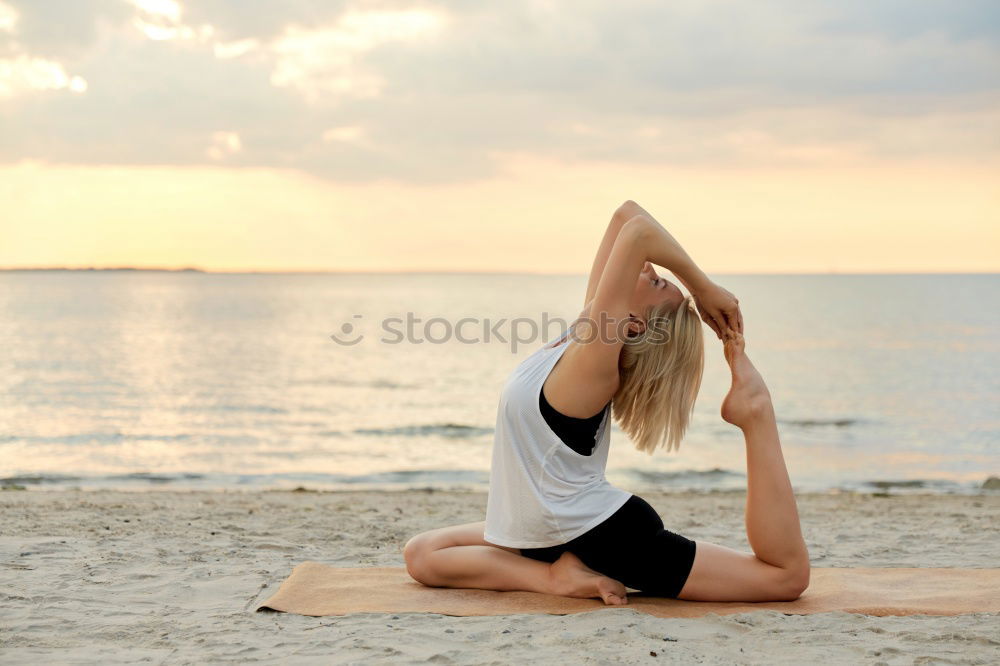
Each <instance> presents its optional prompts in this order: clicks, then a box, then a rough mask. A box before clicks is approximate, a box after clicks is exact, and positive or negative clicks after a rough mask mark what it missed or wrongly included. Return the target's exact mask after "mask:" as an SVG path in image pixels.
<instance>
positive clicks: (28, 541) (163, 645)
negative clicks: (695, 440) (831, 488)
mask: <svg viewBox="0 0 1000 666" xmlns="http://www.w3.org/2000/svg"><path fill="white" fill-rule="evenodd" d="M643 497H644V498H646V499H647V500H648V501H649V502H650V503H651V504H652V505H653V506H655V507H656V509H657V510H658V511H659V512H660V515H661V516H663V518H664V520H665V522H666V524H667V527H668V528H670V529H673V530H675V531H678V532H681V533H682V534H685V535H686V536H689V537H691V538H694V539H700V540H708V541H713V542H715V543H720V544H723V545H726V546H730V547H733V548H741V549H745V550H748V551H749V545H748V544H747V541H746V536H745V533H744V524H743V506H744V501H745V497H744V495H743V493H705V494H701V493H683V494H674V493H664V494H654V493H644V494H643ZM798 503H799V512H800V515H801V518H802V522H803V531H804V534H805V538H806V542H807V543H808V545H809V548H810V552H811V555H812V562H813V564H814V565H815V566H865V567H896V566H901V567H921V566H926V567H996V566H1000V560H998V556H997V553H1000V531H998V527H997V526H998V525H1000V494H989V495H985V494H984V495H978V496H967V497H960V496H929V495H910V496H894V495H890V496H887V497H882V496H874V495H859V494H837V495H800V496H799V497H798ZM485 508H486V495H485V494H483V493H461V492H422V491H416V492H405V493H377V492H350V493H344V492H336V493H320V492H294V491H246V492H243V491H239V492H238V491H228V492H207V491H191V492H185V491H166V492H160V491H150V492H124V491H108V490H96V491H79V490H66V491H53V492H48V491H37V490H27V491H4V492H2V493H0V577H2V578H0V599H2V603H0V662H2V663H4V664H19V663H32V664H37V663H95V662H101V663H119V662H128V663H135V662H151V663H166V664H174V663H206V662H225V661H239V662H252V661H258V660H267V661H275V660H281V661H282V662H287V663H323V664H330V663H334V664H340V663H344V664H360V663H363V664H378V663H392V664H396V663H424V662H428V661H429V662H431V663H437V664H507V663H531V664H534V663H552V664H622V663H624V664H632V663H646V664H652V663H665V662H663V661H660V660H667V661H670V662H673V661H681V662H684V663H689V662H696V663H707V664H730V663H750V664H756V663H760V664H765V663H766V664H775V663H778V664H781V663H789V664H803V663H819V662H824V663H828V664H829V663H845V664H846V663H851V664H854V663H865V664H914V663H953V664H988V663H1000V617H998V614H996V613H993V614H989V613H977V614H970V615H961V616H955V617H932V616H911V617H869V616H864V615H854V614H849V613H840V612H838V613H821V614H817V615H805V616H785V615H783V614H782V613H779V612H775V611H757V612H752V613H743V614H737V615H727V616H717V615H710V616H708V617H706V618H699V619H661V618H655V617H651V616H648V615H645V614H642V613H638V612H635V611H631V610H624V611H623V610H621V609H605V610H598V611H594V612H592V613H582V614H578V615H570V616H551V615H509V616H495V617H448V616H442V615H434V614H424V613H408V614H397V615H389V614H380V613H365V614H358V615H352V616H344V617H325V618H310V617H304V616H298V615H287V614H281V613H274V612H268V611H265V612H258V613H254V612H252V610H251V608H252V607H254V606H255V605H256V603H258V602H259V601H262V600H264V599H266V598H267V597H268V596H270V595H271V594H272V593H273V591H274V590H276V589H277V586H278V585H279V584H280V582H281V581H282V580H283V579H284V578H285V577H286V576H287V575H288V573H289V572H290V571H291V568H292V567H293V566H294V565H295V564H297V563H299V562H302V561H304V560H315V561H319V562H324V563H328V564H334V565H341V566H360V565H366V564H371V565H379V566H402V564H403V559H402V554H401V549H402V546H403V544H404V543H405V542H406V540H407V539H408V538H409V537H410V536H411V535H413V534H415V533H418V532H421V531H424V530H427V529H432V528H435V527H439V526H443V525H452V524H460V523H466V522H474V521H479V520H482V519H483V516H484V512H485Z"/></svg>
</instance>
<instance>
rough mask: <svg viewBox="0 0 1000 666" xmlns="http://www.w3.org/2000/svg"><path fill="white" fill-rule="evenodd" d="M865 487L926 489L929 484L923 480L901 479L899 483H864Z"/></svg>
mask: <svg viewBox="0 0 1000 666" xmlns="http://www.w3.org/2000/svg"><path fill="white" fill-rule="evenodd" d="M864 483H865V485H867V486H871V487H872V488H878V489H879V490H889V489H890V488H926V487H927V486H928V485H930V482H928V481H924V480H923V479H903V480H900V481H865V482H864Z"/></svg>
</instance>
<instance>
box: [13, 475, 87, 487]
mask: <svg viewBox="0 0 1000 666" xmlns="http://www.w3.org/2000/svg"><path fill="white" fill-rule="evenodd" d="M80 479H81V477H79V476H69V475H67V474H24V475H21V476H5V477H3V478H2V479H0V484H3V485H9V484H18V485H22V484H30V485H41V484H43V483H69V482H71V481H79V480H80Z"/></svg>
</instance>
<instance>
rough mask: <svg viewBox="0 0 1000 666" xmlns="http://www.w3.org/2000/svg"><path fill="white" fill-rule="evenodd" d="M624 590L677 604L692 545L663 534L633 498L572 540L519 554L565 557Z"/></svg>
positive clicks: (657, 521)
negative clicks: (570, 555)
mask: <svg viewBox="0 0 1000 666" xmlns="http://www.w3.org/2000/svg"><path fill="white" fill-rule="evenodd" d="M567 550H568V551H569V552H571V553H573V554H574V555H576V556H577V557H579V558H580V559H581V560H582V561H583V563H584V564H586V565H587V566H588V567H590V568H591V569H593V570H594V571H598V572H600V573H602V574H604V575H605V576H609V577H611V578H614V579H615V580H617V581H619V582H620V583H622V584H623V585H624V586H625V587H629V588H632V589H633V590H639V591H640V592H643V593H644V594H646V595H648V596H656V597H670V598H676V597H677V595H678V594H680V592H681V590H682V589H683V588H684V583H686V582H687V578H688V574H690V573H691V567H692V565H694V552H695V542H694V541H692V540H691V539H688V538H687V537H684V536H681V535H680V534H675V533H674V532H671V531H669V530H666V529H664V528H663V520H662V519H661V518H660V516H659V514H658V513H656V509H654V508H653V507H652V506H650V505H649V503H648V502H647V501H646V500H644V499H642V498H641V497H639V496H638V495H632V497H630V498H629V500H628V501H627V502H625V504H623V505H622V508H620V509H618V511H616V512H615V513H614V514H612V516H611V517H610V518H608V519H607V520H605V521H604V522H603V523H601V524H600V525H598V526H597V527H595V528H593V529H591V530H590V531H588V532H585V533H584V534H581V535H580V536H578V537H577V538H575V539H573V540H572V541H569V542H567V543H564V544H560V545H558V546H549V547H548V548H522V549H521V554H522V555H524V556H525V557H530V558H531V559H533V560H541V561H543V562H555V561H556V560H558V559H559V556H560V555H562V554H563V552H565V551H567Z"/></svg>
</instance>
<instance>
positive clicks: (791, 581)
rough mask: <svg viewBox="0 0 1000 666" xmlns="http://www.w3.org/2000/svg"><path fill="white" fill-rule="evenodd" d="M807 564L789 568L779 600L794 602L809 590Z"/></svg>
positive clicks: (808, 567)
mask: <svg viewBox="0 0 1000 666" xmlns="http://www.w3.org/2000/svg"><path fill="white" fill-rule="evenodd" d="M809 571H810V566H809V563H808V562H806V563H805V564H802V565H798V566H795V567H790V568H789V569H788V570H787V574H786V575H785V580H784V582H783V583H782V586H781V597H782V598H781V600H782V601H795V600H796V599H798V598H799V597H801V596H802V593H803V592H805V591H806V590H807V589H808V588H809Z"/></svg>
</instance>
